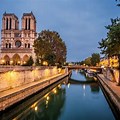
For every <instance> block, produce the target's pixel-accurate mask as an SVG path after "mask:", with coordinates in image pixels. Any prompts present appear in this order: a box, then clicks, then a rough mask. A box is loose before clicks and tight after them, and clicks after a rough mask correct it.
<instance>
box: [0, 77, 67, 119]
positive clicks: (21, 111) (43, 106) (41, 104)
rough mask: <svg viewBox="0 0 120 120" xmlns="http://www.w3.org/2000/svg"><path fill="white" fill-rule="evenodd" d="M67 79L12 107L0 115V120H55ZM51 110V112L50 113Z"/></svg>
mask: <svg viewBox="0 0 120 120" xmlns="http://www.w3.org/2000/svg"><path fill="white" fill-rule="evenodd" d="M67 82H68V78H67V77H66V78H64V79H62V80H61V81H59V82H57V83H55V84H54V85H52V86H50V87H48V88H47V89H45V90H44V91H41V92H39V93H37V94H36V95H34V96H30V97H29V98H27V99H26V100H24V101H22V102H20V103H19V104H17V105H15V106H12V107H11V108H10V109H8V110H6V111H4V112H3V113H1V115H0V120H10V119H13V120H38V119H41V120H49V119H51V120H52V118H53V117H54V118H55V119H57V116H59V115H58V114H59V113H60V110H61V109H62V106H63V105H64V101H65V88H64V87H62V83H63V84H67ZM51 108H52V111H51Z"/></svg>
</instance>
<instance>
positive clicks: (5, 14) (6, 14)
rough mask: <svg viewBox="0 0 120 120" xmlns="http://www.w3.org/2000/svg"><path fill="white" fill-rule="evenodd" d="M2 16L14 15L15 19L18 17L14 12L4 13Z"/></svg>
mask: <svg viewBox="0 0 120 120" xmlns="http://www.w3.org/2000/svg"><path fill="white" fill-rule="evenodd" d="M3 16H14V17H15V18H16V19H18V17H17V16H16V15H15V14H14V13H6V12H5V13H4V14H3Z"/></svg>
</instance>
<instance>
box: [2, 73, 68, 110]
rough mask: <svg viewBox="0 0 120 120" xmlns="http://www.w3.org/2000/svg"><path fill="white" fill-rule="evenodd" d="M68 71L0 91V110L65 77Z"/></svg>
mask: <svg viewBox="0 0 120 120" xmlns="http://www.w3.org/2000/svg"><path fill="white" fill-rule="evenodd" d="M67 75H68V73H59V74H57V75H54V76H52V77H48V78H44V79H40V80H37V81H34V82H31V83H28V84H25V85H22V86H19V87H16V88H12V89H9V90H5V91H2V92H0V111H2V110H5V109H6V108H8V107H9V106H11V105H13V104H15V103H17V102H19V101H21V100H22V99H24V98H26V97H28V96H30V95H32V94H34V93H36V92H37V91H39V90H42V89H44V88H45V87H48V86H49V85H51V84H53V83H55V82H57V81H59V80H60V79H62V78H64V77H66V76H67Z"/></svg>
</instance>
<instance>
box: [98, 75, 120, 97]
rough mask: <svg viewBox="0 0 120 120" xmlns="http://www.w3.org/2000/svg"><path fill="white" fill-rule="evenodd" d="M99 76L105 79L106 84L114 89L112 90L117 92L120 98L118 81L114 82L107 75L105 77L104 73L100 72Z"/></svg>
mask: <svg viewBox="0 0 120 120" xmlns="http://www.w3.org/2000/svg"><path fill="white" fill-rule="evenodd" d="M98 76H99V77H100V78H101V79H102V80H103V81H104V83H105V84H107V86H108V87H109V88H110V89H111V90H112V92H113V93H114V94H116V95H117V96H118V98H119V99H120V86H117V85H116V82H112V81H110V80H109V79H107V78H106V77H104V75H103V74H98Z"/></svg>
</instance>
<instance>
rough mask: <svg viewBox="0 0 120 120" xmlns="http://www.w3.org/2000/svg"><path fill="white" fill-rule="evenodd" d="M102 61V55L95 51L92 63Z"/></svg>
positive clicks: (94, 64)
mask: <svg viewBox="0 0 120 120" xmlns="http://www.w3.org/2000/svg"><path fill="white" fill-rule="evenodd" d="M99 62H100V55H99V54H98V53H93V54H92V57H91V65H93V66H96V64H97V63H99Z"/></svg>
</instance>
